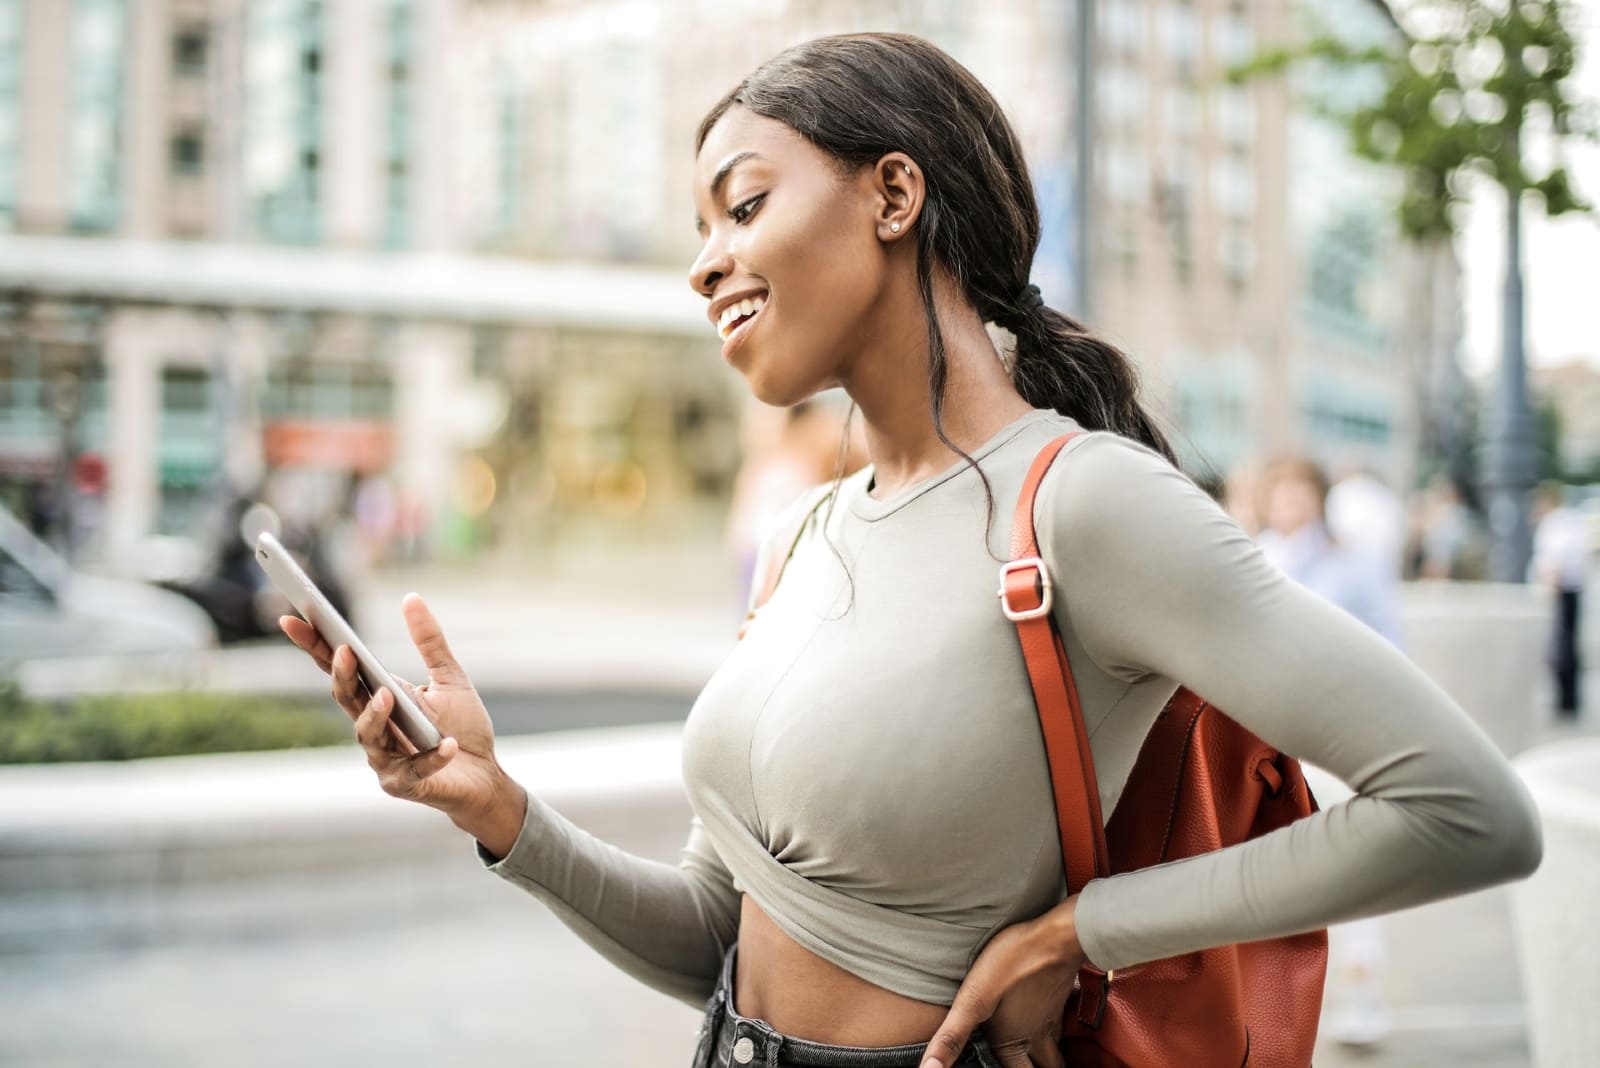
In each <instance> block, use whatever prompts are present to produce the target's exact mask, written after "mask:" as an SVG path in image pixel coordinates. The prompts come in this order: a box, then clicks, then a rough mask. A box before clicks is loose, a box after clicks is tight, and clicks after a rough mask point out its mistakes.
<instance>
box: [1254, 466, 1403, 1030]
mask: <svg viewBox="0 0 1600 1068" xmlns="http://www.w3.org/2000/svg"><path fill="white" fill-rule="evenodd" d="M1368 489H1369V487H1362V488H1361V489H1359V490H1357V491H1356V492H1357V493H1367V492H1368ZM1260 492H1261V501H1262V514H1263V516H1264V517H1265V519H1266V525H1267V529H1266V530H1264V531H1262V533H1261V537H1260V542H1261V548H1262V551H1263V552H1265V553H1266V555H1267V559H1269V560H1271V561H1272V562H1273V563H1274V564H1276V565H1277V566H1278V567H1279V568H1280V569H1282V570H1283V572H1284V573H1285V574H1286V575H1288V576H1289V577H1290V578H1292V579H1294V580H1295V581H1296V582H1298V583H1300V584H1301V585H1303V586H1305V587H1307V588H1308V589H1310V590H1311V591H1312V592H1313V593H1316V594H1317V595H1318V596H1320V597H1322V598H1324V599H1325V600H1327V601H1330V602H1332V603H1333V604H1336V605H1338V606H1339V607H1340V608H1343V609H1344V610H1345V611H1347V612H1349V613H1350V614H1351V615H1353V616H1355V617H1356V618H1357V619H1359V620H1360V621H1361V622H1363V623H1365V624H1366V625H1367V626H1369V627H1371V628H1372V629H1373V630H1375V631H1377V632H1378V633H1379V634H1382V635H1383V636H1384V637H1385V638H1387V639H1388V640H1389V641H1390V642H1393V643H1395V644H1397V645H1398V644H1399V629H1398V626H1397V624H1396V612H1395V597H1396V592H1397V591H1396V585H1397V566H1398V556H1399V547H1398V537H1397V535H1398V527H1399V509H1398V502H1396V503H1395V508H1394V510H1393V511H1392V512H1391V511H1390V509H1389V502H1388V501H1387V500H1385V499H1384V498H1383V496H1382V495H1381V494H1369V496H1368V497H1367V498H1366V499H1364V500H1361V499H1359V498H1355V497H1353V496H1352V495H1351V494H1350V493H1348V492H1347V493H1346V495H1345V498H1344V499H1345V508H1346V509H1347V511H1346V512H1345V514H1344V517H1343V518H1344V521H1345V524H1346V529H1350V528H1351V527H1355V528H1357V529H1358V531H1359V533H1358V534H1357V537H1358V538H1359V537H1362V536H1363V535H1371V538H1370V540H1369V541H1368V542H1366V545H1367V549H1366V551H1365V552H1362V551H1357V550H1353V549H1351V548H1349V547H1348V546H1346V545H1344V544H1343V543H1342V542H1341V541H1337V540H1335V539H1334V538H1333V537H1332V536H1331V535H1330V533H1329V530H1328V525H1327V507H1328V504H1329V503H1330V498H1331V490H1330V488H1329V486H1328V479H1327V475H1325V474H1324V473H1323V470H1322V468H1321V467H1320V466H1318V465H1317V463H1316V462H1315V461H1313V460H1311V459H1309V458H1307V457H1303V456H1283V457H1279V458H1278V459H1276V460H1274V461H1273V462H1272V463H1270V464H1268V465H1267V467H1266V470H1265V471H1264V472H1263V473H1262V476H1261V489H1260ZM1357 500H1359V501H1360V503H1359V504H1355V503H1353V502H1355V501H1357ZM1391 522H1392V523H1393V524H1394V527H1393V528H1392V530H1391V526H1390V524H1391ZM1369 527H1370V528H1373V529H1366V528H1369ZM1391 552H1392V553H1394V557H1395V559H1394V563H1393V564H1391V563H1390V559H1391V558H1390V556H1389V554H1390V553H1391ZM1305 770H1306V778H1307V781H1308V782H1309V783H1310V784H1311V789H1312V792H1313V793H1314V794H1315V795H1316V796H1317V799H1318V801H1319V802H1321V803H1322V804H1323V805H1324V806H1325V807H1329V806H1332V805H1333V804H1334V803H1336V802H1340V801H1346V800H1348V799H1349V798H1350V797H1352V796H1353V792H1352V791H1351V790H1350V788H1349V787H1348V786H1346V785H1345V784H1344V783H1342V782H1340V781H1339V780H1338V779H1337V778H1336V777H1335V776H1333V775H1330V774H1328V773H1327V772H1325V771H1323V770H1322V769H1321V768H1318V767H1317V766H1315V765H1314V764H1307V765H1306V769H1305ZM1328 955H1329V972H1328V1001H1329V1006H1328V1013H1327V1017H1326V1023H1325V1025H1324V1032H1325V1033H1326V1034H1328V1035H1329V1036H1330V1037H1332V1038H1333V1039H1334V1040H1335V1041H1337V1042H1341V1043H1344V1044H1345V1045H1350V1046H1374V1045H1377V1044H1378V1043H1380V1042H1382V1041H1383V1039H1384V1038H1385V1036H1387V1035H1388V1033H1389V1028H1390V1015H1391V1014H1390V1012H1389V1008H1388V1004H1387V1001H1386V999H1385V997H1384V994H1383V973H1384V970H1385V968H1386V967H1387V964H1388V957H1389V954H1388V940H1387V938H1386V937H1385V935H1384V932H1383V921H1382V920H1381V919H1379V918H1378V917H1375V916H1374V917H1368V918H1366V919H1360V920H1354V921H1352V922H1349V923H1341V924H1336V925H1334V926H1332V927H1330V928H1329V929H1328Z"/></svg>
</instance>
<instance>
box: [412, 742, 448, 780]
mask: <svg viewBox="0 0 1600 1068" xmlns="http://www.w3.org/2000/svg"><path fill="white" fill-rule="evenodd" d="M460 749H461V743H459V742H457V741H456V740H455V739H454V738H446V739H445V740H444V741H442V742H440V743H439V747H438V748H437V749H430V750H429V751H428V752H426V753H418V754H417V755H416V756H414V757H410V758H408V759H407V760H406V774H408V775H409V776H410V777H411V778H412V779H414V780H418V781H420V780H422V779H426V778H427V777H428V776H429V775H432V774H433V773H434V772H436V771H438V770H439V769H440V768H442V767H444V766H445V765H446V764H448V763H450V761H451V759H452V758H453V757H454V756H455V755H456V753H457V752H458V751H459V750H460Z"/></svg>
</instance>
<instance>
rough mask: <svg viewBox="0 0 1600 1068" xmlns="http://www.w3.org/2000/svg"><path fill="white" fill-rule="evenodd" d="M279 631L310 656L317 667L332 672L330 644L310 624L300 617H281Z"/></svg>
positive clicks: (279, 618)
mask: <svg viewBox="0 0 1600 1068" xmlns="http://www.w3.org/2000/svg"><path fill="white" fill-rule="evenodd" d="M278 629H279V630H281V631H283V633H284V635H285V636H286V637H287V638H288V639H289V640H290V641H291V642H293V643H294V644H295V645H296V646H298V647H299V648H300V649H301V650H302V651H304V652H306V653H308V654H310V656H311V659H312V660H315V661H316V663H317V667H319V668H321V669H322V670H323V671H331V670H332V661H333V650H332V649H329V648H328V643H327V642H325V641H323V640H322V635H320V634H318V633H317V629H316V628H315V627H313V626H312V625H311V624H310V623H307V622H306V621H305V620H303V619H301V618H300V617H299V616H279V617H278Z"/></svg>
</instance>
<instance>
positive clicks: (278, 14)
mask: <svg viewBox="0 0 1600 1068" xmlns="http://www.w3.org/2000/svg"><path fill="white" fill-rule="evenodd" d="M478 6H479V5H477V4H474V3H469V2H466V0H459V2H458V0H325V2H324V0H0V496H3V497H4V498H5V499H6V503H8V504H10V505H11V506H12V507H13V508H15V509H17V510H19V511H29V510H31V509H32V508H33V506H34V504H35V502H37V501H39V500H41V499H43V500H47V501H49V502H50V504H51V506H52V507H54V508H55V509H56V510H57V512H58V513H59V511H60V502H61V501H63V500H74V499H78V498H81V497H82V496H83V495H84V494H96V495H97V496H99V497H101V498H103V499H97V500H96V501H94V502H92V503H93V505H94V506H95V508H96V510H98V511H100V512H102V513H103V515H104V523H103V526H102V529H101V532H100V536H99V537H98V539H97V540H96V542H95V544H94V545H93V546H90V547H88V548H89V549H91V550H98V551H99V552H100V553H101V554H102V555H103V556H104V557H105V558H106V559H107V562H108V563H110V564H111V565H112V566H129V564H130V562H131V556H132V554H133V553H134V552H135V550H136V547H137V546H138V545H139V543H140V542H141V540H142V539H144V538H145V537H147V536H148V535H150V534H157V533H163V534H186V533H191V532H194V531H196V530H197V526H198V525H203V524H204V523H205V522H206V521H208V520H209V519H211V518H214V517H215V516H217V515H218V514H220V513H221V511H222V504H223V502H224V501H226V499H227V498H228V497H229V496H230V495H232V494H233V493H237V492H246V493H253V492H256V491H257V490H258V489H259V488H260V487H261V485H262V480H263V478H264V477H269V476H270V478H271V480H272V481H271V483H270V485H273V486H276V487H277V488H278V492H277V494H276V496H277V497H278V498H279V499H280V503H281V504H283V505H284V506H285V507H287V508H289V509H290V510H291V511H294V510H299V511H304V512H307V513H317V512H321V511H325V510H327V509H329V508H339V507H344V506H348V503H349V497H350V493H351V490H352V487H353V484H354V482H355V481H356V480H358V479H361V478H365V477H368V476H384V477H386V478H387V479H388V480H389V481H390V482H391V484H392V491H393V493H394V495H395V496H396V497H397V498H398V499H399V505H398V507H397V508H396V509H395V511H396V514H398V515H400V516H402V517H405V516H409V517H411V520H410V521H411V522H412V523H414V524H420V525H421V526H422V527H424V528H426V529H427V530H428V531H429V532H431V533H433V534H435V535H437V536H439V537H449V536H451V534H452V532H453V531H454V532H455V533H457V534H459V533H460V528H462V527H464V526H467V525H472V526H475V527H476V528H477V529H476V533H475V534H472V535H470V536H469V535H462V537H464V538H470V537H476V538H478V539H480V540H481V539H482V538H483V537H484V536H486V535H485V530H484V528H485V527H487V526H493V527H495V528H502V527H503V528H505V529H508V530H517V531H519V532H522V533H524V534H525V535H527V536H528V537H538V536H541V535H544V534H550V533H559V531H555V530H554V527H555V526H556V525H557V523H558V519H559V520H562V521H565V522H569V523H577V524H579V525H582V524H584V523H585V522H586V521H587V520H591V519H592V520H594V521H596V522H598V523H600V524H602V525H611V526H616V525H617V524H618V521H619V520H620V521H625V522H626V523H629V524H638V523H640V522H643V523H644V524H645V525H646V526H647V527H648V526H654V527H656V528H658V529H659V528H660V527H662V526H666V527H672V526H673V525H674V524H677V523H680V522H682V521H685V518H686V517H689V518H692V517H693V514H694V513H695V512H696V509H695V507H694V505H695V503H696V502H697V501H701V500H704V501H707V502H709V503H710V505H712V506H713V507H708V508H707V509H705V510H706V511H712V510H714V506H715V505H716V504H718V503H720V501H721V499H722V496H723V495H724V494H725V491H726V488H727V485H728V484H729V482H730V481H731V477H732V474H733V470H734V468H735V466H736V463H737V457H736V456H735V455H733V451H732V449H731V447H724V446H725V445H726V443H728V442H731V441H732V440H733V439H734V437H735V434H736V429H735V428H736V424H737V402H738V392H737V383H736V382H732V381H728V376H726V375H725V374H723V375H719V374H717V373H716V369H717V368H718V367H719V366H720V360H719V359H718V357H717V355H716V351H717V350H716V347H715V337H714V335H713V334H712V332H711V331H710V329H709V327H708V326H707V325H706V323H705V320H704V316H703V312H702V309H701V308H700V307H699V304H700V302H699V301H698V300H697V299H696V298H695V297H694V296H693V294H692V293H691V292H690V291H689V290H688V287H687V286H686V285H685V282H684V277H683V275H682V273H681V272H668V271H659V270H644V271H641V270H637V269H628V268H618V267H612V266H608V265H606V264H603V263H601V264H589V265H583V264H574V263H532V262H527V261H526V260H513V259H511V258H509V257H507V256H505V255H498V254H499V253H504V252H508V251H521V250H518V249H516V248H515V247H514V244H511V243H506V242H502V241H500V240H499V239H498V238H497V237H496V235H495V234H493V233H491V232H484V231H481V230H480V229H478V228H476V226H475V222H474V216H473V213H472V211H470V210H468V207H467V201H466V197H467V196H468V193H467V187H468V186H469V184H470V183H469V182H468V181H467V180H466V177H465V176H466V174H467V173H468V172H469V171H470V169H471V167H472V166H474V165H475V161H468V160H467V158H466V157H465V156H464V155H463V154H462V151H461V147H462V145H463V143H464V141H465V136H464V134H465V127H466V125H467V124H466V123H464V122H463V118H462V113H461V109H462V107H463V106H464V102H463V92H462V88H461V81H462V77H463V73H464V72H465V73H469V74H470V73H471V69H472V66H473V62H474V58H473V57H475V56H476V55H477V52H476V51H475V50H474V48H475V43H474V34H482V33H486V32H493V26H492V24H491V22H490V21H488V20H485V19H483V18H480V17H478V13H477V12H476V10H475V9H476V8H477V7H478ZM497 131H498V133H499V134H500V135H503V136H505V137H508V138H515V137H517V136H518V134H517V133H516V124H515V123H511V124H507V125H502V126H501V127H498V128H497ZM537 192H538V189H537V187H535V188H532V189H530V190H529V195H530V196H532V195H537ZM83 471H90V472H103V477H100V478H98V479H85V478H83V477H81V472H83ZM75 472H76V473H77V474H75ZM299 518H303V519H307V520H312V519H315V518H316V516H315V515H314V514H308V515H306V516H301V517H299ZM491 533H492V534H494V535H496V536H498V535H499V533H500V531H499V529H496V530H494V531H492V532H491Z"/></svg>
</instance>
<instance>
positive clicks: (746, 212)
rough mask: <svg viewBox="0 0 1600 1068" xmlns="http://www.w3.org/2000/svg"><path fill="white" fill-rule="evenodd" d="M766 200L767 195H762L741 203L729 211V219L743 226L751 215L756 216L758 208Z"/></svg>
mask: <svg viewBox="0 0 1600 1068" xmlns="http://www.w3.org/2000/svg"><path fill="white" fill-rule="evenodd" d="M765 199H767V194H765V193H761V194H759V195H757V196H753V197H751V198H750V199H749V200H742V201H740V202H739V203H737V204H735V205H734V206H733V207H732V208H729V209H728V218H730V219H732V220H733V221H734V222H736V223H739V224H741V225H742V224H743V223H744V222H745V221H746V220H748V219H749V218H750V216H751V215H753V214H755V210H756V208H757V206H759V205H760V203H761V202H762V201H763V200H765Z"/></svg>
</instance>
